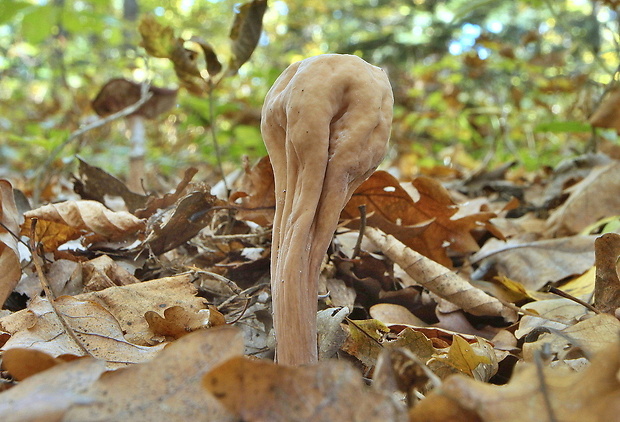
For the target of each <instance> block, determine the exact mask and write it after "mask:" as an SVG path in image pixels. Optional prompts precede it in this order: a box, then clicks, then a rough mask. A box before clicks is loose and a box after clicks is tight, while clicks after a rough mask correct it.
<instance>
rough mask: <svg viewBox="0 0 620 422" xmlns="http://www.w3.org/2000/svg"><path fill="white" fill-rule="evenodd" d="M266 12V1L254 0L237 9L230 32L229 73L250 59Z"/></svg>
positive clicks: (235, 71) (234, 71)
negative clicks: (230, 53) (230, 55)
mask: <svg viewBox="0 0 620 422" xmlns="http://www.w3.org/2000/svg"><path fill="white" fill-rule="evenodd" d="M266 10H267V0H254V1H252V2H251V3H245V4H244V5H242V6H240V7H239V11H238V12H237V14H236V16H235V21H234V22H233V25H232V28H231V30H230V39H231V40H232V57H231V59H230V63H229V70H228V71H229V73H231V74H235V73H237V70H239V68H240V67H241V66H242V65H243V64H244V63H245V62H247V61H248V60H249V59H250V56H252V53H253V52H254V49H255V48H256V45H257V44H258V40H259V39H260V34H261V31H262V29H263V15H264V14H265V11H266Z"/></svg>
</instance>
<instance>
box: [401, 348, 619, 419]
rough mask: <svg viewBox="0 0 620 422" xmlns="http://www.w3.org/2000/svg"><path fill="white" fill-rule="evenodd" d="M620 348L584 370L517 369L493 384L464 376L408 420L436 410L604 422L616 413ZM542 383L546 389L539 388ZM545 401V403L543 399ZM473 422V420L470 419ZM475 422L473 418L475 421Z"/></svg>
mask: <svg viewBox="0 0 620 422" xmlns="http://www.w3.org/2000/svg"><path fill="white" fill-rule="evenodd" d="M619 369H620V348H619V344H618V343H617V342H615V343H613V344H611V345H610V346H608V347H607V348H606V349H605V350H604V351H602V352H600V353H599V354H598V355H596V356H595V358H594V359H593V361H592V364H591V365H590V366H589V367H588V368H586V369H585V370H583V371H582V372H575V371H574V370H572V369H568V368H565V367H560V368H549V367H543V368H542V374H541V370H540V369H539V368H537V367H536V365H535V364H522V365H519V366H517V368H516V369H515V372H514V374H513V376H512V378H511V380H510V382H509V383H508V384H507V385H501V386H498V385H492V384H487V383H483V382H479V381H475V380H473V379H471V378H467V377H464V376H462V375H454V376H452V377H450V378H448V379H447V380H445V381H444V383H443V385H442V386H441V388H440V389H438V390H435V391H434V392H433V393H431V394H430V395H428V396H427V397H426V398H425V399H424V401H423V403H424V402H425V403H424V406H421V407H420V408H414V409H413V410H412V412H410V414H409V416H410V418H411V419H410V420H412V421H413V420H416V421H417V420H434V419H428V417H429V416H428V415H429V412H431V409H433V408H436V407H437V406H443V407H451V408H457V409H461V412H463V413H468V414H471V413H474V414H475V415H477V416H478V418H479V419H478V420H484V421H485V422H521V421H541V420H551V414H550V410H549V408H548V406H547V403H549V404H550V405H551V411H552V412H553V414H554V416H555V420H557V421H563V422H582V421H589V422H607V421H612V420H617V419H618V418H617V416H618V412H620V380H619V379H618V376H617V374H618V370H619ZM541 379H544V382H545V387H544V388H543V387H542V386H541ZM545 397H546V398H547V399H546V398H545ZM470 420H472V419H470ZM473 420H476V419H473Z"/></svg>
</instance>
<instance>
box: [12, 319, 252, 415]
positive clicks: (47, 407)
mask: <svg viewBox="0 0 620 422" xmlns="http://www.w3.org/2000/svg"><path fill="white" fill-rule="evenodd" d="M242 352H243V335H242V334H241V333H240V332H239V331H238V330H237V329H235V328H233V327H230V326H225V327H217V328H211V329H208V330H199V331H197V332H195V333H191V334H190V335H187V336H185V337H183V338H182V339H179V340H177V341H175V342H173V343H171V344H170V345H169V346H168V347H166V348H165V349H164V350H162V352H161V353H160V354H159V355H157V356H156V357H155V358H154V359H153V360H152V361H150V362H147V363H143V364H135V365H132V366H130V367H127V368H123V369H119V370H116V371H113V372H108V373H106V374H103V376H102V373H103V371H104V369H105V367H104V364H103V363H102V362H100V361H97V360H94V359H89V358H86V359H80V360H78V361H75V362H70V363H67V364H64V365H59V366H56V367H54V368H51V369H49V370H47V371H44V372H42V373H40V374H38V375H35V376H32V377H30V378H28V379H26V380H25V381H23V382H21V383H20V384H19V385H17V386H16V387H14V388H11V389H10V390H8V391H6V392H4V393H0V414H1V415H2V418H3V422H22V421H26V420H29V421H30V420H40V421H53V420H63V421H75V422H89V421H104V420H105V421H151V422H160V421H161V422H169V421H177V420H186V421H198V420H209V421H222V422H229V421H230V422H233V421H235V420H236V419H235V418H233V417H232V415H230V414H228V412H227V411H226V410H225V409H224V408H223V406H222V405H221V404H220V403H219V402H218V401H217V400H216V399H215V398H213V397H212V396H211V395H209V394H208V393H207V392H205V391H204V389H203V388H202V386H201V380H202V376H203V375H204V374H205V373H206V372H207V371H208V370H209V369H211V368H213V367H214V366H215V365H217V364H219V363H221V362H223V361H225V360H226V359H229V358H231V357H232V356H236V355H240V354H241V353H242ZM37 418H38V419H37Z"/></svg>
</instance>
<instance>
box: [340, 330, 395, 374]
mask: <svg viewBox="0 0 620 422" xmlns="http://www.w3.org/2000/svg"><path fill="white" fill-rule="evenodd" d="M348 328H349V335H348V337H347V339H346V340H345V342H344V344H343V345H342V350H344V351H345V352H347V353H348V354H350V355H351V356H354V357H356V358H357V359H358V360H359V361H360V362H362V363H363V364H364V365H365V366H367V367H369V368H370V367H372V366H374V365H375V364H376V363H377V358H378V357H379V354H380V353H381V349H382V348H383V345H382V340H383V337H384V336H385V335H386V334H387V333H389V332H390V329H389V328H388V327H387V325H385V324H383V323H382V322H381V321H377V320H376V319H366V320H360V321H351V322H349V326H348Z"/></svg>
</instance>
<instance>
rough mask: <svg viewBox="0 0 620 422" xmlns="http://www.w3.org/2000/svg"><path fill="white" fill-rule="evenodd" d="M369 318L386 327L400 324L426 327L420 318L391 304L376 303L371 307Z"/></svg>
mask: <svg viewBox="0 0 620 422" xmlns="http://www.w3.org/2000/svg"><path fill="white" fill-rule="evenodd" d="M370 316H371V317H372V318H373V319H376V320H379V321H381V322H382V323H384V324H386V325H390V324H400V325H415V326H418V327H424V326H426V325H428V324H426V323H425V322H424V321H422V320H421V319H420V318H418V317H417V316H415V315H414V314H412V313H411V311H410V310H409V309H407V308H405V307H404V306H401V305H396V304H393V303H377V304H376V305H373V306H371V307H370Z"/></svg>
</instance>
